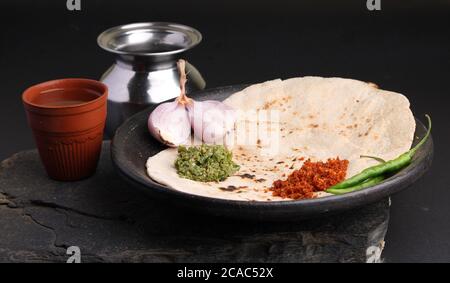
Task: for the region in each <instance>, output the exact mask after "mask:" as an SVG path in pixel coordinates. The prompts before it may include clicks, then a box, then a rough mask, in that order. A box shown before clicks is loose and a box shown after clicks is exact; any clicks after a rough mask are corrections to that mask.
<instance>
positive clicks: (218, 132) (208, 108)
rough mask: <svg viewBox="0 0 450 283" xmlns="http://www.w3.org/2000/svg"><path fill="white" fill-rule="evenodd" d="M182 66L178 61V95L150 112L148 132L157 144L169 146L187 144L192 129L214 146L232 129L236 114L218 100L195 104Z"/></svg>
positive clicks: (196, 134)
mask: <svg viewBox="0 0 450 283" xmlns="http://www.w3.org/2000/svg"><path fill="white" fill-rule="evenodd" d="M185 64H186V61H184V60H179V61H178V62H177V66H178V70H179V72H180V89H181V93H180V96H179V97H178V98H177V99H176V100H175V101H173V102H166V103H162V104H160V105H159V106H158V107H156V108H155V110H153V112H152V113H151V114H150V117H149V119H148V129H149V131H150V133H151V134H152V135H153V136H154V137H155V138H156V139H157V140H158V141H160V142H161V143H163V144H165V145H168V146H172V147H176V146H179V145H182V144H187V143H188V142H189V141H190V137H191V129H193V130H194V135H195V136H196V137H197V138H198V139H200V140H202V141H203V142H206V143H215V142H217V141H218V140H219V139H221V138H223V137H224V136H225V135H226V134H227V133H229V132H231V130H232V129H233V128H234V123H235V121H236V114H235V111H234V110H233V109H232V108H231V107H230V106H228V105H226V104H224V103H222V102H220V101H214V100H207V101H195V100H193V99H191V98H189V97H187V96H186V88H185V85H186V81H187V79H186V72H185Z"/></svg>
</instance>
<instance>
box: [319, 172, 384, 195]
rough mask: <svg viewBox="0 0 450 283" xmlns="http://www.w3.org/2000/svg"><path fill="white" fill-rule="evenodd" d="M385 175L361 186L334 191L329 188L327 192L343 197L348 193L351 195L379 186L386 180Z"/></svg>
mask: <svg viewBox="0 0 450 283" xmlns="http://www.w3.org/2000/svg"><path fill="white" fill-rule="evenodd" d="M384 178H385V177H384V175H381V176H377V177H373V178H369V179H367V180H365V181H364V182H362V183H361V184H359V185H356V186H353V187H348V188H345V189H333V188H329V189H327V190H326V191H325V192H327V193H330V194H334V195H342V194H346V193H351V192H354V191H359V190H362V189H365V188H368V187H372V186H375V185H377V184H378V183H380V182H381V181H383V180H384Z"/></svg>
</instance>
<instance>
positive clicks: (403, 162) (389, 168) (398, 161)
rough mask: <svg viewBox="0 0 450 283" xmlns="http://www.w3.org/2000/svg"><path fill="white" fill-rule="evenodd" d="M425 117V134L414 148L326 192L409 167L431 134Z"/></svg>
mask: <svg viewBox="0 0 450 283" xmlns="http://www.w3.org/2000/svg"><path fill="white" fill-rule="evenodd" d="M425 116H426V117H427V120H428V130H427V133H426V134H425V136H424V137H423V139H422V140H421V141H420V142H419V143H418V144H417V145H416V146H415V147H414V148H412V149H410V150H409V151H407V152H405V153H403V154H401V155H399V156H398V157H397V158H395V159H392V160H389V161H387V162H385V163H381V164H378V165H375V166H372V167H369V168H366V169H364V170H363V171H361V173H359V174H356V175H355V176H353V177H351V178H349V179H347V180H345V181H343V182H341V183H339V184H336V185H334V186H331V187H330V188H328V190H331V191H335V190H342V189H346V188H349V187H353V186H356V185H358V184H361V183H362V182H364V181H365V180H367V179H370V178H374V177H378V176H381V175H384V174H386V173H392V172H396V171H398V170H400V169H402V168H403V167H405V166H407V165H409V164H410V163H411V161H412V158H413V156H414V154H415V153H416V151H417V150H418V149H419V148H420V147H421V146H422V145H423V144H424V143H425V142H426V141H427V139H428V136H429V135H430V132H431V118H430V116H428V115H425ZM328 190H327V191H328Z"/></svg>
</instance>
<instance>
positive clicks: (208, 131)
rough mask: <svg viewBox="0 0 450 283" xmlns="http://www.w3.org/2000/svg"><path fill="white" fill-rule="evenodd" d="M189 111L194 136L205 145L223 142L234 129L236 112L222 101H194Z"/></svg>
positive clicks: (189, 106)
mask: <svg viewBox="0 0 450 283" xmlns="http://www.w3.org/2000/svg"><path fill="white" fill-rule="evenodd" d="M187 109H188V112H189V118H190V122H191V127H192V129H193V130H194V135H195V136H196V137H197V138H198V139H200V140H201V141H203V142H205V143H217V142H220V141H223V138H224V136H225V135H227V134H228V133H230V132H231V131H232V130H233V129H234V124H235V122H236V112H235V111H234V109H233V108H231V107H230V106H228V105H226V104H224V103H222V102H220V101H215V100H207V101H193V102H192V103H190V104H189V105H187Z"/></svg>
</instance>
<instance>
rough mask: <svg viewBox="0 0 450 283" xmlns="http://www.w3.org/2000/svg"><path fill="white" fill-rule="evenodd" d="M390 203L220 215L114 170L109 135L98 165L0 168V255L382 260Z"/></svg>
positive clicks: (31, 157)
mask: <svg viewBox="0 0 450 283" xmlns="http://www.w3.org/2000/svg"><path fill="white" fill-rule="evenodd" d="M388 220H389V201H388V200H384V201H381V202H379V203H376V204H373V205H370V206H367V207H364V208H360V209H357V210H354V211H348V212H345V213H342V214H339V215H335V216H330V217H327V218H317V219H312V220H309V221H303V222H286V223H267V222H243V221H237V220H233V219H220V218H214V217H210V216H205V215H198V214H194V213H191V212H187V211H183V210H180V209H178V208H176V207H172V206H169V205H167V204H165V203H158V202H156V201H153V200H152V199H150V198H148V197H147V196H146V195H143V194H142V193H141V192H139V191H137V190H135V189H134V188H132V187H130V186H129V185H128V184H127V183H125V182H124V181H122V180H121V179H120V178H119V177H118V176H117V174H116V172H114V170H113V168H112V165H111V161H110V157H109V143H108V142H105V143H104V146H103V154H102V158H101V161H100V164H99V168H98V170H97V173H96V174H95V175H94V176H93V177H91V178H89V179H87V180H84V181H80V182H72V183H62V182H56V181H52V180H49V179H48V178H47V177H46V175H45V172H44V169H43V167H42V166H41V164H40V162H39V158H38V155H37V152H36V151H25V152H21V153H18V154H15V155H14V156H12V157H11V158H9V159H7V160H5V161H3V162H2V163H1V166H0V227H2V232H1V233H0V262H36V261H37V262H61V261H63V262H64V261H66V259H67V258H68V256H67V255H66V249H67V247H69V246H79V247H80V249H81V260H82V262H363V261H368V260H369V261H378V260H379V257H378V256H379V253H380V251H381V248H382V246H383V244H384V241H383V239H384V235H385V233H386V230H387V225H388Z"/></svg>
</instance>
